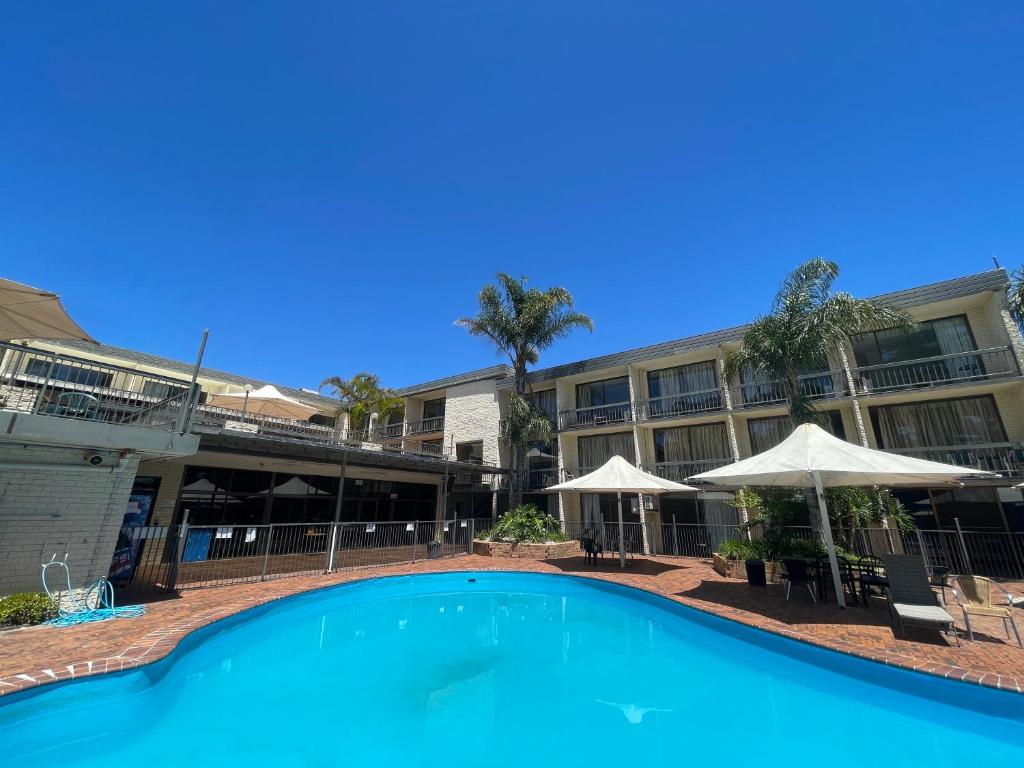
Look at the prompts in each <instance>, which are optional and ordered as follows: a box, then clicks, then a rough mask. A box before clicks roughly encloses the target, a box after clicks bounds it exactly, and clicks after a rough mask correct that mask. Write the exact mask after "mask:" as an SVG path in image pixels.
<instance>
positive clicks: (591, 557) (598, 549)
mask: <svg viewBox="0 0 1024 768" xmlns="http://www.w3.org/2000/svg"><path fill="white" fill-rule="evenodd" d="M580 549H582V550H583V562H584V563H585V564H586V565H597V556H598V555H601V557H602V558H603V557H604V547H602V546H601V545H600V543H598V541H597V540H596V539H590V538H582V539H580Z"/></svg>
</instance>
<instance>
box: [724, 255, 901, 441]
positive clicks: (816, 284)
mask: <svg viewBox="0 0 1024 768" xmlns="http://www.w3.org/2000/svg"><path fill="white" fill-rule="evenodd" d="M838 276H839V267H838V266H837V265H836V264H835V263H833V262H831V261H826V260H824V259H812V260H811V261H808V262H806V263H804V264H801V265H800V266H799V267H797V268H796V269H795V270H794V271H793V272H792V273H790V275H789V276H788V277H787V278H786V279H785V281H783V283H782V286H781V287H780V288H779V292H778V293H777V294H776V296H775V301H774V303H773V304H772V310H771V312H770V313H769V314H767V315H765V316H763V317H760V318H758V319H757V320H755V321H754V322H753V323H752V324H751V325H750V326H748V327H747V329H746V331H744V333H743V341H742V347H741V348H740V350H739V351H738V352H734V353H732V354H731V355H729V357H728V358H727V359H726V375H727V376H728V377H729V378H733V377H735V376H736V375H737V374H738V373H739V372H740V371H741V370H747V371H750V372H753V373H755V374H758V375H760V376H762V377H764V378H765V379H768V380H770V381H778V382H781V385H782V387H783V389H784V391H785V395H786V400H787V402H788V405H789V414H790V417H791V418H792V419H793V422H794V423H795V424H803V423H806V422H814V421H817V413H816V410H815V407H814V401H813V399H812V398H811V397H809V396H808V393H807V392H806V391H805V390H804V387H803V386H802V385H801V380H800V375H801V374H803V373H808V372H811V371H814V370H820V369H821V367H822V366H823V365H826V364H827V360H828V355H829V353H830V352H835V351H836V350H837V349H839V350H841V349H842V345H843V344H845V343H848V342H849V340H850V337H851V336H854V335H856V334H858V333H864V332H866V331H872V330H880V329H883V328H904V329H910V328H912V327H913V323H912V322H911V320H910V318H909V317H908V315H907V314H906V313H905V312H904V311H903V310H902V309H900V308H898V307H893V306H891V305H887V304H883V303H881V302H877V301H870V300H867V299H856V298H854V297H853V296H851V295H850V294H848V293H842V292H836V291H833V289H832V285H833V283H834V282H835V280H836V278H837V277H838Z"/></svg>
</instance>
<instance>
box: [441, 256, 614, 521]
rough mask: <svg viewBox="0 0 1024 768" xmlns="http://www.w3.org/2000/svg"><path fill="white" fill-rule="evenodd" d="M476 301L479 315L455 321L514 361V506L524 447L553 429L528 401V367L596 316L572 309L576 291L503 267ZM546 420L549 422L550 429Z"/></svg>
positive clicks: (509, 435)
mask: <svg viewBox="0 0 1024 768" xmlns="http://www.w3.org/2000/svg"><path fill="white" fill-rule="evenodd" d="M477 301H478V303H479V310H478V311H477V313H476V315H474V316H473V317H463V318H459V319H458V320H456V321H455V324H456V325H458V326H460V327H462V328H465V329H466V330H467V331H469V332H470V333H471V334H472V335H474V336H482V337H484V338H486V339H489V340H490V341H491V342H492V343H493V344H494V346H495V347H497V349H498V352H499V354H504V355H507V356H508V359H509V361H510V362H511V364H512V374H513V376H514V379H515V394H514V395H513V396H512V398H511V401H510V403H509V407H508V409H507V411H506V417H505V420H504V424H503V426H502V433H501V438H502V440H503V441H504V442H505V444H506V445H508V446H509V448H511V450H512V457H511V466H510V470H511V472H512V486H511V489H510V493H509V502H510V504H511V506H513V507H515V506H517V505H518V503H519V501H520V500H521V499H522V488H521V484H520V482H519V475H520V469H521V468H525V466H526V447H527V445H528V443H530V442H540V441H543V440H549V439H550V437H551V429H552V427H551V424H550V420H549V419H548V417H547V415H546V414H544V413H543V412H542V411H540V409H538V408H537V407H536V406H534V405H533V404H531V403H530V402H529V401H528V400H527V397H526V396H527V393H528V392H529V383H528V381H527V378H526V373H527V367H528V366H530V365H536V363H537V361H538V360H539V359H540V353H541V351H542V350H545V349H547V348H548V347H550V346H551V345H552V344H554V343H555V342H556V341H557V340H558V339H561V338H563V337H565V336H568V335H569V334H570V333H571V332H572V331H574V330H576V329H577V328H586V329H587V330H588V331H593V330H594V321H593V320H591V319H590V317H589V316H588V315H585V314H583V313H582V312H577V311H576V310H575V309H574V308H573V298H572V294H571V293H569V291H567V290H566V289H565V288H561V287H554V288H547V289H545V290H541V289H539V288H527V287H526V278H525V277H522V278H519V279H518V280H517V279H516V278H514V277H512V276H511V275H507V274H505V273H504V272H499V273H498V275H497V285H488V286H485V287H484V288H483V290H481V291H480V293H479V295H478V296H477ZM542 420H543V421H544V422H547V424H548V426H547V428H546V431H545V428H544V427H543V426H541V424H540V422H541V421H542Z"/></svg>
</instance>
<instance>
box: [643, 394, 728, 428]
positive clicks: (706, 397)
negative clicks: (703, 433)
mask: <svg viewBox="0 0 1024 768" xmlns="http://www.w3.org/2000/svg"><path fill="white" fill-rule="evenodd" d="M723 408H725V402H724V398H723V397H722V390H721V389H719V388H717V387H716V388H715V389H704V390H700V391H696V392H680V393H678V394H674V395H665V396H664V397H653V398H650V399H649V400H639V401H637V404H636V418H637V421H646V420H650V419H667V418H672V417H673V416H688V415H690V414H692V413H708V412H710V411H720V410H722V409H723Z"/></svg>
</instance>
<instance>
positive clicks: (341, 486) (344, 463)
mask: <svg viewBox="0 0 1024 768" xmlns="http://www.w3.org/2000/svg"><path fill="white" fill-rule="evenodd" d="M347 468H348V451H345V452H344V453H343V454H341V475H339V477H338V498H337V499H335V501H334V525H332V526H331V553H330V555H329V556H328V557H327V572H328V573H331V572H332V571H333V570H334V549H335V545H336V542H337V536H338V523H339V522H341V502H342V499H344V498H345V470H346V469H347Z"/></svg>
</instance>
